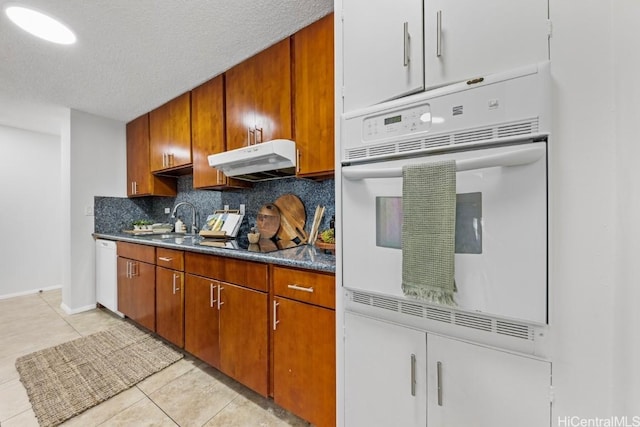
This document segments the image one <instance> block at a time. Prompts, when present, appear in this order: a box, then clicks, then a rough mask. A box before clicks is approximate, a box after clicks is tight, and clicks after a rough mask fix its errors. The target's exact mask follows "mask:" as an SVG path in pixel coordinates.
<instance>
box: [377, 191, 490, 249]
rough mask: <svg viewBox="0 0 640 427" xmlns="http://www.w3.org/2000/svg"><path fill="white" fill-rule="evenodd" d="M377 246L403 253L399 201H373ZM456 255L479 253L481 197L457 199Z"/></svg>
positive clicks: (383, 198) (463, 195)
mask: <svg viewBox="0 0 640 427" xmlns="http://www.w3.org/2000/svg"><path fill="white" fill-rule="evenodd" d="M376 246H379V247H383V248H394V249H402V197H376ZM455 252H456V253H457V254H481V253H482V193H480V192H478V193H463V194H457V195H456V238H455Z"/></svg>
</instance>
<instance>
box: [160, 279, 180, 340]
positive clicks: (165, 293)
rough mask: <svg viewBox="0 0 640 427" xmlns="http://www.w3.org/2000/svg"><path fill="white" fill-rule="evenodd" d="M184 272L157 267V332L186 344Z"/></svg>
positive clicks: (168, 338)
mask: <svg viewBox="0 0 640 427" xmlns="http://www.w3.org/2000/svg"><path fill="white" fill-rule="evenodd" d="M183 285H184V273H183V272H182V271H176V270H170V269H168V268H164V267H156V333H157V334H158V335H160V336H161V337H163V338H166V339H167V340H168V341H170V342H172V343H173V344H175V345H177V346H178V347H183V346H184V286H183Z"/></svg>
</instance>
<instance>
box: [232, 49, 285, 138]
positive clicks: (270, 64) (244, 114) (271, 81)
mask: <svg viewBox="0 0 640 427" xmlns="http://www.w3.org/2000/svg"><path fill="white" fill-rule="evenodd" d="M226 109H227V150H233V149H236V148H241V147H244V146H247V145H253V144H255V143H260V142H263V141H269V140H272V139H279V138H283V139H292V129H291V41H290V39H289V38H287V39H285V40H282V41H281V42H279V43H276V44H275V45H273V46H271V47H269V48H267V49H265V50H263V51H262V52H260V53H258V54H256V55H255V56H252V57H251V58H249V59H247V60H246V61H244V62H241V63H240V64H238V65H236V66H234V67H233V68H231V69H230V70H228V71H227V72H226Z"/></svg>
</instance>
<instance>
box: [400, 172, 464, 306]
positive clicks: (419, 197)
mask: <svg viewBox="0 0 640 427" xmlns="http://www.w3.org/2000/svg"><path fill="white" fill-rule="evenodd" d="M402 178H403V181H402V209H403V222H402V291H403V292H404V294H405V295H407V296H411V297H415V298H419V299H423V300H427V301H429V302H435V303H439V304H447V305H455V301H454V298H453V294H454V292H455V283H454V250H455V226H456V163H455V161H453V160H451V161H439V162H433V163H428V164H421V165H410V166H405V167H404V168H403V169H402Z"/></svg>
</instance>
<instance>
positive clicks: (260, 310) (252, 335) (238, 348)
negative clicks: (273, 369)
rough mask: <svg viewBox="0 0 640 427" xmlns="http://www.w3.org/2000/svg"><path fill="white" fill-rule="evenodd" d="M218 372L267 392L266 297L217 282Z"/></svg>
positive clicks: (254, 388) (261, 293)
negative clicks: (218, 303)
mask: <svg viewBox="0 0 640 427" xmlns="http://www.w3.org/2000/svg"><path fill="white" fill-rule="evenodd" d="M219 289H220V294H219V295H220V296H219V298H220V313H219V315H220V370H221V371H222V372H224V373H225V374H227V375H229V376H230V377H232V378H235V379H236V380H238V381H239V382H241V383H242V384H244V385H246V386H247V387H249V388H250V389H252V390H254V391H256V392H258V393H260V394H261V395H263V396H266V395H267V394H268V392H269V371H268V369H269V367H268V361H269V351H268V349H269V347H268V335H269V332H268V330H267V324H268V311H267V307H268V296H267V294H266V293H264V292H259V291H255V290H253V289H249V288H244V287H242V286H236V285H232V284H230V283H225V282H221V283H220V284H219Z"/></svg>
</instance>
